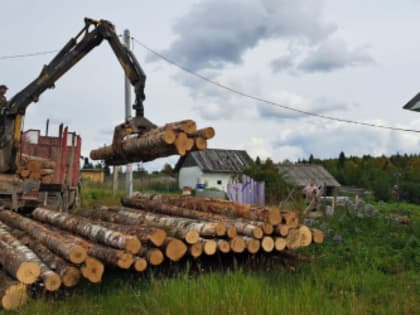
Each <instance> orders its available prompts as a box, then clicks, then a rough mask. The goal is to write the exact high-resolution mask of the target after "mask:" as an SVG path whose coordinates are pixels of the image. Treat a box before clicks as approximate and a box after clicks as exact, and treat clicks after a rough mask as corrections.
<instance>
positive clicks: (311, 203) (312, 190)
mask: <svg viewBox="0 0 420 315" xmlns="http://www.w3.org/2000/svg"><path fill="white" fill-rule="evenodd" d="M302 193H303V195H304V196H305V200H306V208H305V210H304V211H303V214H304V215H305V216H306V215H307V214H308V213H309V212H311V211H316V207H317V205H318V200H319V196H320V190H319V188H318V186H317V185H316V180H315V179H311V180H310V181H309V183H308V185H306V186H305V187H304V188H303V189H302Z"/></svg>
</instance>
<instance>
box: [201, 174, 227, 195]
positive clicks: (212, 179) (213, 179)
mask: <svg viewBox="0 0 420 315" xmlns="http://www.w3.org/2000/svg"><path fill="white" fill-rule="evenodd" d="M231 178H232V174H227V173H204V176H203V183H204V184H206V187H207V188H217V189H220V190H223V191H225V192H227V185H228V184H229V183H230V182H231V181H232V179H231Z"/></svg>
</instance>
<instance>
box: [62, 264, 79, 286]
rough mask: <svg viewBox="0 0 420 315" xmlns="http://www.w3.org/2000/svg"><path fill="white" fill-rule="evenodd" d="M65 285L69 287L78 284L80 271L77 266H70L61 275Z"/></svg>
mask: <svg viewBox="0 0 420 315" xmlns="http://www.w3.org/2000/svg"><path fill="white" fill-rule="evenodd" d="M61 281H62V282H63V285H64V286H65V287H67V288H71V287H74V286H76V285H77V284H78V283H79V281H80V271H79V269H77V268H75V267H69V268H67V270H66V271H65V272H64V274H63V275H62V277H61Z"/></svg>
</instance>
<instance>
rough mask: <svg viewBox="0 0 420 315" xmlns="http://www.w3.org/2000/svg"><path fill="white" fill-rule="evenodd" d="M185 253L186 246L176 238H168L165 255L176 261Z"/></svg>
mask: <svg viewBox="0 0 420 315" xmlns="http://www.w3.org/2000/svg"><path fill="white" fill-rule="evenodd" d="M186 253H187V246H186V245H185V244H184V242H182V241H180V240H178V239H175V238H173V239H170V240H169V241H168V243H167V245H166V249H165V255H166V257H168V258H169V259H170V260H172V261H178V260H180V259H181V258H182V257H184V256H185V254H186Z"/></svg>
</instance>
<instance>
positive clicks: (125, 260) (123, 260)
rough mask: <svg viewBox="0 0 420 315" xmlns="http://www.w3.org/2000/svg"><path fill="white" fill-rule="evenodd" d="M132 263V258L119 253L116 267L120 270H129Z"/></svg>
mask: <svg viewBox="0 0 420 315" xmlns="http://www.w3.org/2000/svg"><path fill="white" fill-rule="evenodd" d="M133 263H134V257H133V255H132V254H130V253H124V252H121V253H119V254H118V261H117V266H118V267H120V268H121V269H129V268H130V267H131V265H132V264H133Z"/></svg>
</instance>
